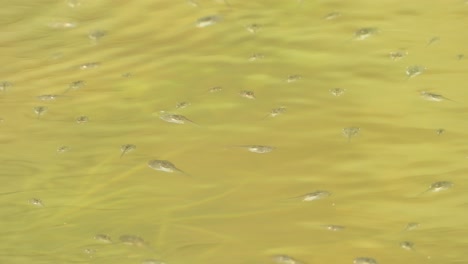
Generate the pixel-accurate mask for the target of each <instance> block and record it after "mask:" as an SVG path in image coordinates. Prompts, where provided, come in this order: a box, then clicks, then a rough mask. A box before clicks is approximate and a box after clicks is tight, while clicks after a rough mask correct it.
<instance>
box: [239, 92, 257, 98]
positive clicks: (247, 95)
mask: <svg viewBox="0 0 468 264" xmlns="http://www.w3.org/2000/svg"><path fill="white" fill-rule="evenodd" d="M239 95H240V96H241V97H244V98H247V99H250V100H254V99H256V97H255V93H254V92H253V91H247V90H243V91H240V92H239Z"/></svg>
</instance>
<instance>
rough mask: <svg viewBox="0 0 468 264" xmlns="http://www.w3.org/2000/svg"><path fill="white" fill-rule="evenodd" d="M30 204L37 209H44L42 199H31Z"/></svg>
mask: <svg viewBox="0 0 468 264" xmlns="http://www.w3.org/2000/svg"><path fill="white" fill-rule="evenodd" d="M29 203H30V204H32V205H34V206H37V207H44V203H43V202H42V201H41V199H37V198H31V199H29Z"/></svg>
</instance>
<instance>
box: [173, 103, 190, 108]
mask: <svg viewBox="0 0 468 264" xmlns="http://www.w3.org/2000/svg"><path fill="white" fill-rule="evenodd" d="M190 105H191V103H190V102H186V101H183V102H178V103H177V104H176V106H175V107H176V108H177V109H183V108H187V107H189V106H190Z"/></svg>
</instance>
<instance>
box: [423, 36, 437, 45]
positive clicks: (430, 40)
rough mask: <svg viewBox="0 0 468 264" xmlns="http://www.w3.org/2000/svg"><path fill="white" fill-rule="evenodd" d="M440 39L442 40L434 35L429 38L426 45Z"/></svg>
mask: <svg viewBox="0 0 468 264" xmlns="http://www.w3.org/2000/svg"><path fill="white" fill-rule="evenodd" d="M439 40H440V38H439V37H432V38H431V39H429V41H428V42H427V45H426V46H429V45H432V44H434V43H436V42H438V41H439Z"/></svg>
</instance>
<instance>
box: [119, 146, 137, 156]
mask: <svg viewBox="0 0 468 264" xmlns="http://www.w3.org/2000/svg"><path fill="white" fill-rule="evenodd" d="M135 149H136V146H135V145H133V144H125V145H122V146H120V151H121V152H122V154H120V158H122V157H123V155H125V154H127V153H128V152H130V151H133V150H135Z"/></svg>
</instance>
